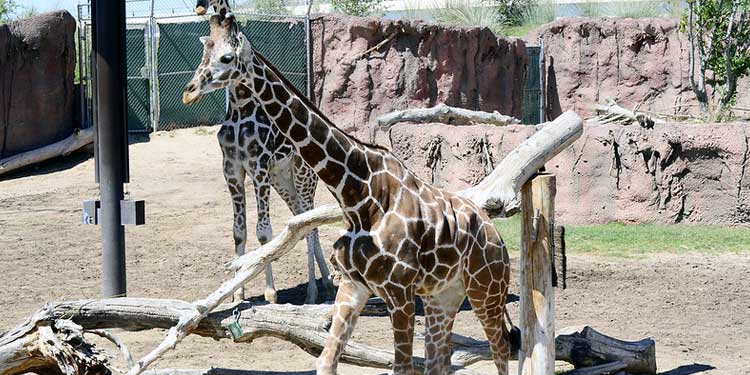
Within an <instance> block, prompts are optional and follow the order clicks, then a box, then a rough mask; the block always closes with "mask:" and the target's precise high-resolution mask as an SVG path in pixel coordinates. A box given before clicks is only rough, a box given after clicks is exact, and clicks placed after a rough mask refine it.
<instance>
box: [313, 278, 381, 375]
mask: <svg viewBox="0 0 750 375" xmlns="http://www.w3.org/2000/svg"><path fill="white" fill-rule="evenodd" d="M369 296H370V291H369V290H368V289H367V288H366V287H365V286H364V285H361V284H359V283H355V282H353V281H351V280H349V279H343V280H342V281H341V285H340V286H339V290H338V293H336V303H335V304H334V305H333V319H332V321H331V329H330V330H329V333H328V340H327V341H326V346H325V348H323V352H321V353H320V357H318V360H317V364H316V367H317V375H335V374H336V368H337V367H338V362H339V358H341V353H343V351H344V347H346V343H347V342H348V341H349V338H350V337H351V335H352V332H353V331H354V326H355V325H356V324H357V318H358V317H359V313H360V312H361V311H362V308H363V307H364V306H365V302H367V298H368V297H369Z"/></svg>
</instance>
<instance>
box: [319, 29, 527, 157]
mask: <svg viewBox="0 0 750 375" xmlns="http://www.w3.org/2000/svg"><path fill="white" fill-rule="evenodd" d="M394 33H395V34H396V35H395V36H393V39H392V40H391V41H388V42H386V43H385V44H384V45H383V46H381V47H380V48H377V49H375V50H372V51H370V52H368V51H369V50H370V49H372V48H373V47H375V46H377V45H378V44H379V43H380V42H382V41H383V40H385V39H387V38H389V37H391V35H393V34H394ZM312 36H313V56H314V69H313V70H314V85H315V86H314V99H315V102H316V103H317V104H318V106H319V108H320V109H321V110H322V111H323V113H325V114H326V115H327V116H329V117H330V118H331V120H333V121H334V122H335V123H336V124H337V125H338V126H339V127H341V128H342V129H344V130H345V131H347V132H348V133H349V134H352V135H354V136H356V137H357V138H359V139H361V140H364V141H378V143H381V144H385V145H387V143H386V139H385V136H384V135H383V134H381V133H380V132H379V131H378V130H377V128H376V119H377V117H378V116H379V115H382V114H385V113H388V112H391V111H395V110H401V109H406V108H423V107H430V106H434V105H436V104H438V103H445V104H448V105H451V106H456V107H462V108H469V109H475V110H483V111H490V112H491V111H498V112H500V113H503V114H507V115H513V116H515V117H519V118H520V117H521V113H522V108H521V106H522V100H523V89H524V77H525V69H526V64H527V62H528V57H527V54H526V46H525V44H524V42H523V41H521V40H516V39H504V38H500V39H498V38H497V37H495V35H494V34H493V33H492V32H490V31H489V30H487V29H479V28H451V27H445V26H437V25H430V24H425V23H422V22H419V21H414V22H410V21H392V20H380V19H375V18H357V17H345V16H339V15H325V16H323V17H320V18H317V19H314V20H313V23H312ZM366 52H367V53H366Z"/></svg>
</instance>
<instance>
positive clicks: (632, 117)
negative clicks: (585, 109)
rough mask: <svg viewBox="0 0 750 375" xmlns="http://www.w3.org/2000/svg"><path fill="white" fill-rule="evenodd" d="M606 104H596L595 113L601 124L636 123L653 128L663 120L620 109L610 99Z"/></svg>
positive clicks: (642, 113)
mask: <svg viewBox="0 0 750 375" xmlns="http://www.w3.org/2000/svg"><path fill="white" fill-rule="evenodd" d="M605 101H606V104H597V105H596V107H595V109H596V112H598V113H600V114H601V115H600V116H599V121H600V122H601V123H603V124H606V123H610V122H624V123H628V124H629V123H632V122H635V123H638V124H640V125H641V126H642V127H644V128H649V129H650V128H653V127H654V124H663V123H665V121H664V120H661V119H658V118H655V117H652V116H649V115H647V114H646V113H644V112H635V111H631V110H629V109H625V108H623V107H620V106H619V105H618V104H617V103H616V102H615V101H614V99H612V98H607V99H606V100H605Z"/></svg>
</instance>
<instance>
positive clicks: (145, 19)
mask: <svg viewBox="0 0 750 375" xmlns="http://www.w3.org/2000/svg"><path fill="white" fill-rule="evenodd" d="M188 3H194V1H188V2H186V3H185V4H186V5H185V7H184V8H177V9H175V8H167V9H158V8H152V5H153V4H154V3H153V2H151V1H147V0H131V1H128V2H127V3H126V5H127V7H126V10H127V15H128V20H127V31H126V51H127V93H128V119H127V120H128V130H129V131H130V132H149V131H152V130H170V129H177V128H184V127H191V126H198V125H210V124H216V123H218V122H220V121H221V119H222V118H223V116H224V114H225V112H226V107H227V102H226V100H227V99H226V94H225V92H224V91H223V90H219V91H217V92H214V93H212V94H210V95H207V96H206V97H205V98H203V100H201V101H200V102H198V103H196V104H194V105H191V106H186V105H184V104H183V103H182V91H183V88H184V87H185V84H187V82H188V81H189V80H190V79H191V78H192V76H193V73H194V71H195V68H196V66H197V65H198V63H199V62H200V60H201V56H202V54H203V45H202V44H201V43H200V41H199V38H200V37H202V36H207V35H208V34H209V25H208V17H206V16H196V15H195V14H194V13H193V9H191V8H189V7H188V6H187V4H188ZM158 12H162V13H164V14H159V13H158ZM89 14H90V7H89V6H88V5H80V6H79V18H78V19H79V22H80V25H79V30H81V32H79V40H78V42H79V46H81V48H80V49H79V50H80V55H79V61H81V62H82V63H81V64H79V69H80V70H79V74H80V77H81V81H82V84H81V94H82V95H81V97H82V98H83V100H82V101H81V102H82V103H81V111H82V118H83V119H84V122H85V126H91V124H93V121H95V116H96V113H95V111H94V108H96V106H95V103H94V101H95V98H94V97H93V95H92V93H93V90H92V89H91V85H92V78H93V76H94V75H95V72H94V71H93V69H92V68H93V67H94V64H93V62H92V55H91V39H92V38H91V37H92V34H91V22H90V16H89ZM234 14H235V16H236V17H237V20H238V23H239V25H240V29H241V30H242V32H243V33H244V34H245V35H246V36H247V37H248V39H249V40H250V41H251V43H252V45H253V47H254V48H255V49H256V50H258V51H259V52H260V53H262V54H263V55H264V56H265V57H266V58H268V60H269V61H270V62H271V63H273V64H274V65H275V66H276V67H277V68H278V69H279V70H280V71H281V73H282V74H284V76H285V77H287V78H288V79H289V80H290V81H291V82H292V83H293V84H294V85H295V86H296V87H297V88H298V89H299V90H300V91H301V92H307V85H308V76H309V73H308V61H309V59H308V53H309V48H308V41H309V22H306V21H307V20H306V18H305V17H294V16H287V15H258V14H250V13H245V12H243V11H242V10H239V11H235V12H234Z"/></svg>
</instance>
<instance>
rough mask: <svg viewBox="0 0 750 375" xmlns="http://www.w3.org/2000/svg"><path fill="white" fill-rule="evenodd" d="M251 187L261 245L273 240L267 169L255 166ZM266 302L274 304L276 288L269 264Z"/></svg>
mask: <svg viewBox="0 0 750 375" xmlns="http://www.w3.org/2000/svg"><path fill="white" fill-rule="evenodd" d="M253 185H254V186H255V201H256V203H257V205H258V223H257V224H256V226H255V234H256V236H257V237H258V242H260V244H261V245H263V244H265V243H266V242H268V241H270V240H271V239H272V238H273V228H271V218H270V214H269V211H268V206H269V202H270V200H271V184H270V182H269V176H268V168H267V167H264V166H261V165H259V166H257V167H256V168H255V169H254V176H253ZM264 296H265V298H266V301H268V302H269V303H276V288H275V287H274V283H273V268H272V266H271V265H270V264H269V265H268V267H266V290H265V292H264Z"/></svg>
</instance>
